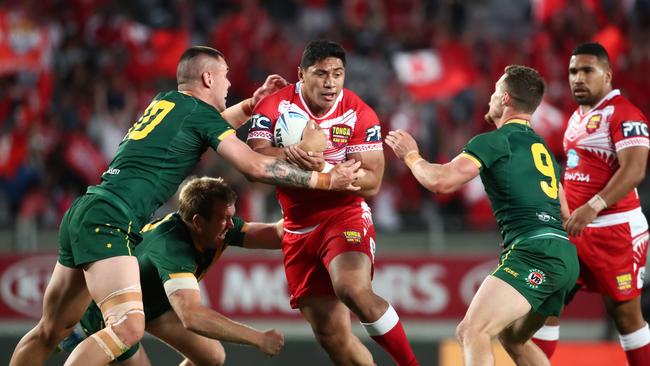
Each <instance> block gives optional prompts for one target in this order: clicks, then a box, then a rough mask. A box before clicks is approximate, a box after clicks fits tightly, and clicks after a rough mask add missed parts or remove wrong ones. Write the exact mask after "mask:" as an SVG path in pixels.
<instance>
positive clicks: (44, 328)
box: [9, 262, 91, 366]
mask: <svg viewBox="0 0 650 366" xmlns="http://www.w3.org/2000/svg"><path fill="white" fill-rule="evenodd" d="M90 300H91V298H90V294H89V293H88V290H87V289H86V281H85V279H84V276H83V271H82V270H81V269H75V268H69V267H66V266H64V265H62V264H60V263H58V262H57V263H56V266H55V267H54V272H53V273H52V277H51V278H50V282H49V283H48V285H47V288H46V289H45V295H44V296H43V316H42V317H41V320H40V321H39V322H38V324H37V325H36V327H34V329H32V330H31V331H29V333H27V334H26V335H25V336H24V337H23V338H22V339H21V340H20V342H18V345H16V349H15V350H14V353H13V355H12V357H11V361H10V363H9V364H10V365H12V366H22V365H25V366H27V365H29V366H31V365H42V364H44V363H45V361H46V360H47V358H48V357H49V355H50V353H52V351H53V350H54V349H55V348H56V346H57V345H58V344H59V342H60V341H61V340H62V339H63V338H65V336H66V335H67V334H68V333H70V332H71V331H72V329H73V328H74V326H75V325H76V324H77V322H78V321H79V319H81V316H82V315H83V313H84V311H85V310H86V307H88V304H89V303H90Z"/></svg>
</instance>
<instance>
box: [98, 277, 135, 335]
mask: <svg viewBox="0 0 650 366" xmlns="http://www.w3.org/2000/svg"><path fill="white" fill-rule="evenodd" d="M97 305H98V306H99V308H100V309H101V310H102V316H103V317H104V323H105V324H106V326H107V327H108V326H113V325H119V324H121V323H122V322H124V321H125V320H126V319H127V317H128V316H129V314H142V315H143V316H144V306H143V304H142V290H141V289H140V285H133V286H129V287H126V288H123V289H121V290H117V291H115V292H113V293H111V294H110V295H108V296H106V297H105V298H104V299H103V300H102V301H100V302H99V303H97Z"/></svg>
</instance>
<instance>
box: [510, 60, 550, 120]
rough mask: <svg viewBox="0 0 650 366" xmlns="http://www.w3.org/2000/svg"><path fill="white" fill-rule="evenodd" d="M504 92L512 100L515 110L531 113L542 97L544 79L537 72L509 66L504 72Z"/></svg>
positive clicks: (529, 68)
mask: <svg viewBox="0 0 650 366" xmlns="http://www.w3.org/2000/svg"><path fill="white" fill-rule="evenodd" d="M504 72H505V74H506V77H505V78H504V80H503V81H504V84H505V87H506V92H508V94H509V95H510V97H511V98H512V99H513V106H514V107H515V109H517V110H518V111H521V112H525V113H533V112H534V111H535V109H537V106H539V103H541V101H542V97H543V96H544V79H542V77H541V76H540V75H539V72H537V70H535V69H533V68H531V67H527V66H521V65H509V66H506V68H505V70H504Z"/></svg>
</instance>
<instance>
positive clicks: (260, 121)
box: [251, 114, 271, 131]
mask: <svg viewBox="0 0 650 366" xmlns="http://www.w3.org/2000/svg"><path fill="white" fill-rule="evenodd" d="M259 130H263V131H270V130H271V119H269V117H267V116H265V115H263V114H256V115H254V116H253V118H252V125H251V131H259Z"/></svg>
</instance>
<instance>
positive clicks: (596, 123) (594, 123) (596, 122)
mask: <svg viewBox="0 0 650 366" xmlns="http://www.w3.org/2000/svg"><path fill="white" fill-rule="evenodd" d="M602 120H603V116H602V114H594V115H593V116H591V117H589V121H588V122H587V126H586V129H587V133H594V132H595V131H596V130H597V129H598V127H600V121H602Z"/></svg>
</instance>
